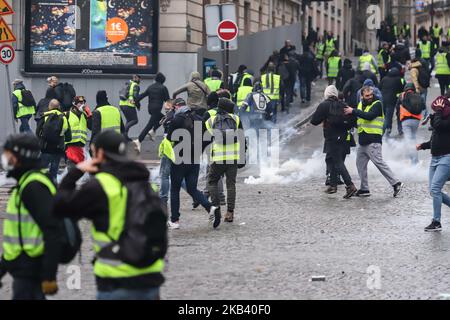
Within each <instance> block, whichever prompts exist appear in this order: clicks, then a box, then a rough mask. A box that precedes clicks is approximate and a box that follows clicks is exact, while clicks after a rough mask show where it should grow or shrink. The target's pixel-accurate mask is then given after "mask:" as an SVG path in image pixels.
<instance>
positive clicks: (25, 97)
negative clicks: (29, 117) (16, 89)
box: [21, 89, 36, 107]
mask: <svg viewBox="0 0 450 320" xmlns="http://www.w3.org/2000/svg"><path fill="white" fill-rule="evenodd" d="M21 92H22V101H21V103H22V104H23V105H24V106H25V107H36V101H35V100H34V97H33V94H32V93H31V91H30V90H27V89H23V90H22V91H21Z"/></svg>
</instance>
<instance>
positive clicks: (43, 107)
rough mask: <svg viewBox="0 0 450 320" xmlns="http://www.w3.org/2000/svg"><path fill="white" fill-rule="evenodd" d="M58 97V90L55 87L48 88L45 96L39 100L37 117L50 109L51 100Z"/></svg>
mask: <svg viewBox="0 0 450 320" xmlns="http://www.w3.org/2000/svg"><path fill="white" fill-rule="evenodd" d="M53 99H56V92H55V89H54V88H48V89H47V91H46V93H45V98H43V99H41V100H39V102H38V105H37V110H36V119H39V118H40V117H42V115H43V114H44V112H47V111H48V105H49V103H50V101H51V100H53Z"/></svg>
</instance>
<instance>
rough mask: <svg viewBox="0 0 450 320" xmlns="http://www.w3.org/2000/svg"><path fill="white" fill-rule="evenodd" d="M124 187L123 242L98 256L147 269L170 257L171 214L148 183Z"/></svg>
mask: <svg viewBox="0 0 450 320" xmlns="http://www.w3.org/2000/svg"><path fill="white" fill-rule="evenodd" d="M124 186H125V187H126V189H127V190H128V200H127V210H126V216H125V225H124V229H123V231H122V234H121V235H120V236H119V239H118V240H117V241H112V242H111V244H109V245H108V246H106V247H104V248H102V249H101V250H100V252H99V253H98V256H99V257H103V258H107V259H114V260H120V261H122V262H125V263H126V264H129V265H132V266H134V267H137V268H145V267H148V266H150V265H151V264H153V263H154V262H155V261H156V260H158V259H162V258H164V256H165V255H166V252H167V247H168V235H167V213H166V210H165V209H164V207H163V205H162V203H161V199H160V198H159V197H158V195H157V194H156V193H155V192H154V191H153V190H152V189H151V187H150V184H149V183H148V181H137V182H129V183H126V184H125V185H124Z"/></svg>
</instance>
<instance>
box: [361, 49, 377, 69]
mask: <svg viewBox="0 0 450 320" xmlns="http://www.w3.org/2000/svg"><path fill="white" fill-rule="evenodd" d="M367 62H368V63H370V70H371V71H372V72H373V73H375V74H377V73H378V70H377V67H376V66H374V64H373V57H372V55H370V54H369V55H362V56H360V57H359V70H363V68H364V65H365V64H366V63H367Z"/></svg>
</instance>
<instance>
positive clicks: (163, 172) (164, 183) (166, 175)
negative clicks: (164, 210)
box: [159, 156, 186, 207]
mask: <svg viewBox="0 0 450 320" xmlns="http://www.w3.org/2000/svg"><path fill="white" fill-rule="evenodd" d="M171 167H172V161H170V159H169V158H167V157H166V156H164V157H162V158H161V164H160V167H159V176H160V179H161V187H160V190H159V197H160V198H161V201H162V202H163V204H164V205H165V206H166V207H167V203H168V202H169V191H170V168H171ZM181 187H182V188H183V189H184V190H186V182H185V181H184V180H183V182H182V183H181Z"/></svg>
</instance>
